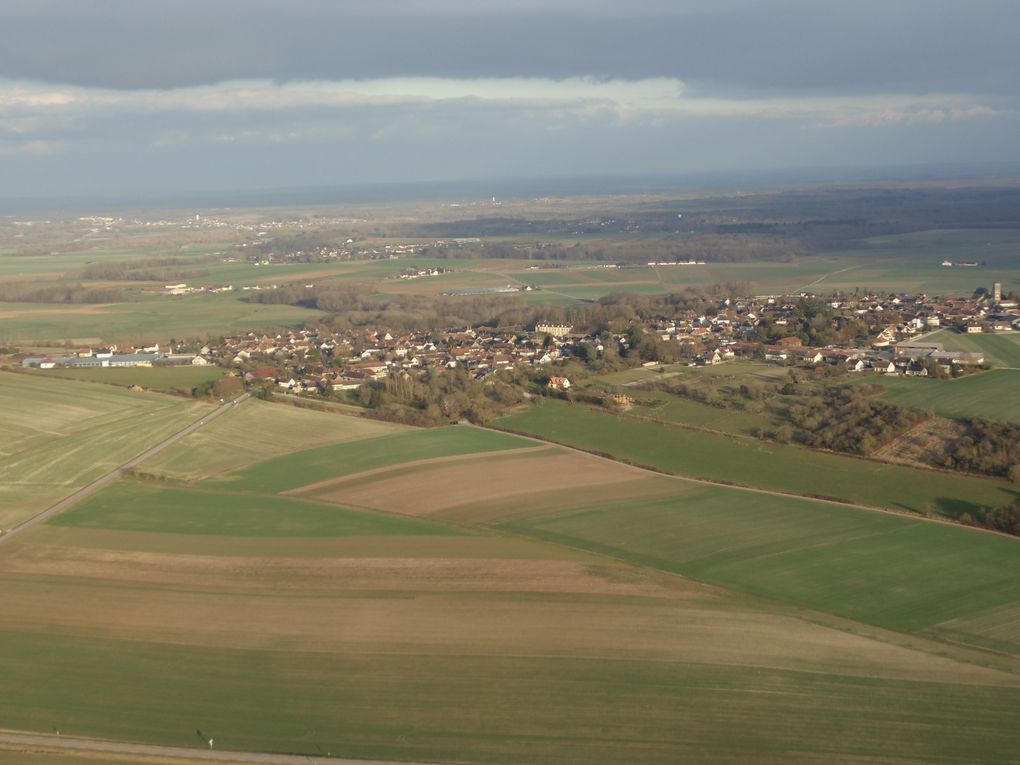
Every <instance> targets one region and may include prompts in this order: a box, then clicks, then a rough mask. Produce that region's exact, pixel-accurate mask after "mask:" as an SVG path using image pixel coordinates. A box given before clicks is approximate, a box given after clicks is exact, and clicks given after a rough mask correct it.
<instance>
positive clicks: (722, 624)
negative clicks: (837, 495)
mask: <svg viewBox="0 0 1020 765" xmlns="http://www.w3.org/2000/svg"><path fill="white" fill-rule="evenodd" d="M75 384H76V385H82V386H84V385H86V384H84V383H75ZM95 387H100V386H95ZM103 390H113V389H103ZM310 414H313V415H315V416H316V417H318V418H319V419H320V420H322V421H323V424H321V425H319V426H318V429H315V428H314V427H312V424H311V420H308V419H306V415H310ZM227 418H231V419H229V420H228V419H227ZM219 419H222V420H226V422H225V423H223V424H222V425H221V424H220V423H219V421H217V422H214V423H210V426H209V430H213V429H215V428H219V427H222V428H223V433H221V434H219V435H218V436H217V438H237V439H243V438H244V434H245V433H258V432H259V431H265V432H268V433H270V434H271V433H272V432H273V430H274V428H275V429H277V430H279V432H280V433H281V442H282V445H283V447H284V448H288V447H287V446H286V445H287V444H293V443H295V442H297V441H298V439H299V438H300V432H301V430H302V429H303V428H305V427H307V428H308V434H309V438H310V439H311V438H324V437H325V434H326V432H327V431H329V430H330V429H337V430H339V431H340V435H341V436H346V437H349V438H354V439H359V440H351V441H348V442H347V443H339V444H332V445H326V446H321V447H318V448H314V449H310V450H304V451H299V452H294V453H290V454H285V455H283V456H276V457H272V458H270V459H267V460H264V461H262V462H258V463H255V464H253V465H250V466H249V467H245V468H242V469H241V470H238V471H236V472H235V473H233V474H232V475H231V476H227V477H226V478H228V479H233V480H210V481H207V482H205V483H204V484H200V485H198V486H191V487H186V486H175V485H168V484H165V483H161V482H157V481H138V480H125V481H121V482H119V483H118V484H115V485H113V486H111V487H108V488H107V489H104V490H103V491H102V492H100V493H98V494H96V495H94V496H93V497H91V498H89V499H88V500H86V501H85V502H83V503H82V504H80V505H79V506H77V507H76V508H74V509H73V510H70V511H68V512H67V513H65V514H63V515H61V516H58V517H57V518H56V519H54V520H52V521H51V522H50V523H48V524H46V525H43V526H40V527H37V528H35V529H32V530H31V531H29V532H27V533H26V534H24V535H23V536H21V537H18V538H14V539H12V540H11V541H10V543H8V544H5V545H3V546H0V589H2V591H3V592H4V608H3V609H0V675H2V676H3V677H4V678H5V682H6V683H7V685H8V687H10V688H16V689H18V690H17V692H15V693H8V694H0V715H2V716H3V720H4V723H3V725H4V727H6V728H11V729H23V730H35V731H40V732H48V731H52V730H53V729H54V728H58V729H59V730H61V732H62V733H63V734H64V735H84V736H95V737H104V738H112V739H122V740H131V741H140V742H147V743H162V744H170V745H177V746H185V747H195V748H196V749H199V748H202V747H204V746H205V740H206V738H215V740H216V745H217V748H222V749H240V750H258V751H279V752H292V753H308V754H322V755H326V754H329V755H332V756H334V757H339V756H348V757H361V758H392V759H407V760H413V761H429V762H473V763H494V764H501V765H502V764H505V765H514V764H515V763H521V762H529V763H538V764H539V765H553V764H554V763H556V764H558V763H578V764H579V765H580V763H586V764H587V763H592V764H593V765H603V764H604V765H610V763H612V764H613V765H615V764H616V763H620V762H642V763H651V764H652V765H659V764H661V765H672V763H676V762H685V763H688V762H689V763H704V764H705V765H708V764H709V763H712V764H715V763H723V764H724V765H725V764H726V763H730V764H732V765H736V764H737V763H746V762H748V761H754V762H760V763H774V765H780V764H781V763H782V764H784V765H785V763H804V764H805V765H806V764H807V763H815V762H828V761H834V759H838V761H840V762H844V763H860V765H875V763H877V762H893V761H896V762H900V763H916V765H920V764H921V763H925V764H927V763H934V764H936V765H938V764H939V763H946V765H949V763H954V764H956V765H958V763H960V762H964V761H966V762H979V763H1009V762H1010V761H1011V760H1013V759H1014V755H1015V752H1016V751H1017V747H1018V746H1020V728H1018V727H1017V726H1016V725H1014V724H1013V723H1014V722H1015V721H1016V709H1017V708H1020V665H1017V664H1016V661H1015V660H1014V659H1013V658H1011V657H1010V656H1009V655H1008V654H1010V653H1014V652H1016V651H1018V650H1020V643H1017V645H1016V646H1014V642H1015V641H1018V640H1020V635H1014V634H1013V632H1012V631H1011V629H1012V628H1011V627H1010V626H1009V623H1008V616H1009V614H1008V613H1005V612H1004V611H1003V609H1004V608H1008V607H1009V604H1010V603H1014V602H1015V601H1016V600H1017V597H1018V595H1020V592H1018V589H1020V581H1018V580H1017V577H1016V576H1015V575H1014V574H1013V572H1012V569H1011V564H1012V561H1013V559H1014V557H1015V555H1014V553H1015V549H1014V548H1015V547H1016V544H1017V543H1016V541H1015V540H1011V539H1007V538H1004V537H998V536H995V535H991V534H986V533H981V532H976V531H973V530H969V529H963V528H959V527H955V526H949V525H941V524H934V523H930V522H924V521H919V520H914V519H910V518H907V517H903V516H898V515H891V514H882V513H877V512H872V511H865V510H858V509H854V508H848V507H842V506H836V505H828V504H824V503H819V502H814V501H811V500H802V499H792V498H789V497H782V496H775V495H767V494H762V493H755V492H749V491H745V490H741V489H734V488H726V487H715V486H713V487H708V486H702V485H696V484H692V483H689V482H686V481H682V480H680V479H673V478H665V477H661V476H654V475H651V474H648V475H644V474H641V473H640V471H634V470H631V469H628V468H617V473H618V474H619V476H620V480H622V481H624V483H623V486H624V487H629V486H632V485H633V486H634V487H635V490H636V491H637V492H638V494H640V493H641V491H643V489H641V487H643V486H645V482H646V481H648V482H651V484H652V485H653V489H654V490H655V491H657V492H659V494H660V495H659V496H647V492H646V496H643V498H639V499H633V498H628V499H625V500H619V499H617V500H612V499H609V498H608V493H607V491H606V490H605V489H604V488H601V487H599V486H588V482H589V481H591V480H592V476H594V475H595V474H596V473H598V472H603V473H608V470H607V468H606V466H605V465H604V463H602V462H601V461H600V460H598V459H596V458H594V457H588V456H585V455H576V454H569V455H567V456H569V457H570V460H569V461H567V462H565V461H560V462H556V463H554V464H555V465H556V466H559V467H556V468H550V469H549V471H561V470H564V469H566V467H565V466H567V465H570V466H572V467H570V468H569V469H570V470H572V471H574V472H573V473H572V474H571V475H566V474H563V473H562V472H549V471H547V474H545V475H540V472H541V469H542V468H541V463H542V462H543V461H545V460H546V459H552V458H553V457H555V455H556V454H558V453H561V450H559V449H556V448H549V447H538V448H532V449H529V450H528V451H524V452H514V453H513V454H511V455H507V457H506V458H505V459H503V460H502V462H501V463H498V464H502V465H503V468H500V469H501V470H505V469H506V468H507V467H508V466H510V467H512V466H514V465H518V466H520V467H519V468H517V470H518V471H519V472H518V478H517V479H516V480H513V479H512V478H507V477H506V474H505V473H501V474H500V475H501V476H503V477H502V478H500V479H499V480H489V481H486V475H487V472H486V471H487V469H489V470H492V471H495V470H496V468H495V467H494V466H495V465H496V464H497V458H499V454H498V452H499V451H500V450H513V449H517V448H520V447H530V446H532V443H533V442H530V441H525V440H522V439H519V438H516V437H513V436H509V435H506V434H503V433H496V432H491V431H485V430H480V429H477V428H469V427H463V426H455V427H450V428H442V429H434V430H410V429H407V430H398V431H395V432H391V433H389V434H388V435H382V436H379V435H376V436H374V437H368V438H365V437H364V433H361V432H359V431H358V428H360V427H361V426H363V425H367V424H369V423H366V422H365V421H362V420H360V419H353V418H347V417H340V416H335V415H321V414H318V413H308V412H303V411H301V410H294V409H290V408H282V407H278V406H274V405H271V404H265V403H263V402H245V403H244V404H242V405H240V406H238V407H236V410H231V411H230V412H228V413H227V414H225V415H223V417H222V418H219ZM635 422H637V423H638V424H645V423H641V422H640V421H635ZM371 424H372V425H376V426H377V425H378V424H377V423H371ZM382 427H386V426H382ZM344 428H350V430H349V431H346V432H345V431H344ZM194 435H196V434H193V435H192V436H189V438H188V439H185V441H189V440H190V439H192V438H193V437H194ZM271 440H272V439H271V438H265V439H264V442H262V443H260V444H256V446H255V447H253V449H254V450H253V451H252V452H250V453H248V454H247V455H242V457H241V458H240V459H243V460H245V461H246V462H250V461H251V458H252V457H253V456H255V455H256V454H257V453H260V452H261V453H263V454H268V453H271V451H272V448H271V446H270V444H269V442H270V441H271ZM183 444H185V442H182V444H179V445H178V446H181V445H183ZM175 448H176V447H175ZM194 448H196V449H198V450H200V451H202V452H203V453H204V454H206V455H213V454H214V453H215V451H216V448H217V447H216V441H215V439H214V440H213V441H210V442H208V443H200V444H197V445H196V446H195V447H194ZM290 448H292V447H290ZM186 450H187V449H185V451H186ZM482 452H488V453H490V456H487V457H476V456H475V455H476V454H478V453H482ZM178 458H179V457H175V458H174V460H171V462H174V461H175V460H176V459H178ZM435 458H447V459H442V460H441V461H440V462H439V463H437V465H444V466H446V467H447V468H449V469H450V470H455V471H459V473H457V474H458V475H460V476H462V477H463V478H462V480H469V481H472V482H474V483H475V484H476V485H477V494H476V500H475V501H476V502H477V509H476V510H472V508H471V507H467V508H465V507H463V506H455V505H451V512H452V511H454V510H456V515H457V517H458V519H459V520H458V525H457V526H450V525H446V523H444V521H443V515H442V513H437V514H436V515H435V516H433V517H408V516H406V515H397V514H387V513H384V512H373V511H366V510H363V509H355V508H353V507H351V506H345V505H344V504H343V497H344V486H351V487H354V486H356V487H358V489H359V490H360V492H361V496H376V497H384V496H389V497H390V501H393V502H397V504H399V505H400V506H402V507H403V506H406V507H408V508H411V509H413V508H414V507H415V504H416V503H415V501H414V498H413V497H402V496H394V495H393V494H392V493H391V494H386V493H385V491H383V490H384V488H385V486H386V485H392V482H393V481H405V482H407V481H411V482H412V484H413V482H414V481H416V480H417V479H416V478H415V477H416V476H419V475H420V476H421V477H422V481H423V484H424V482H426V481H427V478H428V472H429V471H428V470H427V469H420V468H422V466H421V460H424V459H435ZM380 467H386V468H388V469H386V470H377V468H380ZM364 471H369V472H364ZM355 473H362V475H357V476H354V475H353V474H355ZM452 474H453V473H451V475H452ZM340 476H351V478H350V479H349V481H348V483H347V484H339V485H338V488H337V487H334V489H331V490H334V491H335V492H336V494H337V495H338V496H339V499H338V500H337V501H338V502H339V504H337V505H333V504H325V503H322V502H318V501H307V500H298V499H294V498H291V497H282V496H278V495H276V494H275V492H279V491H284V490H288V489H292V488H296V487H299V486H302V485H304V484H307V483H313V482H318V481H323V480H327V479H330V478H335V477H340ZM372 482H376V486H377V489H376V490H373V489H372ZM508 482H509V483H510V484H511V485H510V487H509V488H511V489H516V490H519V491H522V492H524V494H517V495H506V494H505V493H502V492H505V490H506V489H507V488H508V487H507V485H506V483H508ZM664 484H667V485H669V486H670V487H671V488H670V493H669V494H668V495H667V496H661V487H662V485H664ZM674 484H675V488H672V486H673V485H674ZM560 485H564V486H566V485H570V486H575V487H578V488H576V489H574V490H571V491H569V492H566V493H556V492H549V491H548V490H547V489H545V488H543V487H547V486H560ZM208 487H219V488H208ZM223 487H229V488H223ZM242 489H243V491H241V490H242ZM436 490H437V485H436V484H430V485H429V488H427V489H425V488H423V489H422V491H429V492H433V493H434V492H436ZM438 490H439V498H440V499H441V498H442V497H443V493H442V490H441V487H438ZM528 491H531V492H533V493H532V494H528V493H527V492H528ZM534 492H538V493H534ZM451 494H452V492H451ZM552 494H556V496H557V497H559V499H556V500H555V501H551V500H550V499H549V497H550V496H551V495H552ZM351 496H353V494H351ZM449 501H450V502H453V503H456V502H457V501H458V500H457V499H456V497H453V496H451V497H450V499H449ZM550 503H551V504H552V505H553V506H552V507H550ZM501 505H505V506H507V507H509V508H511V509H512V510H513V513H514V514H515V516H516V517H515V520H514V521H512V522H510V523H507V524H506V525H499V526H497V527H495V528H490V527H486V526H485V525H484V523H485V522H484V521H481V522H480V523H479V524H473V523H472V522H471V514H472V512H477V513H478V514H479V516H478V517H479V518H491V517H493V516H492V515H491V514H492V513H493V511H494V510H495V511H498V510H499V509H500V506H501ZM961 542H962V544H961ZM674 572H681V573H685V574H687V575H689V576H691V577H695V578H697V579H702V580H704V581H705V582H707V583H710V584H711V585H712V586H706V585H703V584H700V583H698V582H696V581H692V580H690V579H687V578H684V577H682V576H676V575H675V573H674ZM723 587H726V588H732V589H723ZM831 614H835V616H832V615H831ZM846 617H850V618H854V619H858V620H861V621H858V622H849V621H846ZM864 622H867V623H870V624H866V623H864ZM870 625H879V626H870ZM886 628H890V629H892V630H894V631H887V629H886ZM939 630H943V631H945V632H944V636H946V637H949V636H950V634H951V636H952V637H951V639H952V640H953V641H954V642H953V643H946V642H941V641H940V640H936V639H933V638H932V637H931V636H938V635H940V634H942V633H939ZM950 631H951V632H950ZM911 632H913V633H917V634H909V633H911ZM992 640H994V641H995V645H996V646H997V647H998V650H999V651H1000V652H1001V653H1000V654H986V653H981V652H978V651H975V650H974V649H972V648H970V647H967V645H965V644H967V643H971V644H974V645H980V646H982V647H987V646H988V641H992ZM734 720H739V725H735V724H734ZM199 731H201V732H202V735H201V736H199V735H198V732H199ZM961 731H965V732H966V735H962V734H961ZM55 762H65V765H70V762H73V760H65V759H64V758H59V759H57V760H55ZM25 765H33V762H32V760H31V759H27V760H26V761H25ZM75 765H77V763H75Z"/></svg>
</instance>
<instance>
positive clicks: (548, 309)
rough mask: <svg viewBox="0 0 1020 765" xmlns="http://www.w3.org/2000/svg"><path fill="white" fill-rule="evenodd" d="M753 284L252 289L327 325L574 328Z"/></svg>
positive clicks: (687, 304)
mask: <svg viewBox="0 0 1020 765" xmlns="http://www.w3.org/2000/svg"><path fill="white" fill-rule="evenodd" d="M749 290H750V285H748V284H746V283H729V282H728V283H726V284H720V285H711V286H699V287H689V288H686V289H684V290H681V291H678V292H675V293H671V294H668V295H638V294H633V293H613V294H611V295H606V296H605V297H602V298H600V299H599V300H597V301H594V302H591V303H584V304H581V305H576V306H553V305H528V304H527V303H525V301H524V300H523V299H522V298H521V297H519V296H517V295H481V296H472V297H461V298H451V297H433V296H424V295H373V294H372V285H363V284H354V283H349V284H340V285H328V284H326V285H322V286H317V287H313V288H306V287H304V286H290V287H281V288H280V289H276V290H262V291H260V292H253V293H251V295H250V296H249V297H248V298H247V299H248V300H249V301H251V302H254V303H268V304H285V305H298V306H303V307H306V308H317V309H319V310H321V311H326V312H328V313H330V314H331V315H330V316H329V317H328V318H322V319H317V320H316V321H315V322H314V323H315V324H318V325H322V326H325V327H326V328H329V329H332V330H343V329H350V328H352V327H368V326H372V327H377V328H380V329H386V330H389V331H408V330H412V329H417V330H424V331H430V330H434V331H441V330H445V329H447V328H449V327H457V326H490V327H500V328H503V327H528V328H530V327H532V326H534V325H535V324H538V323H552V324H569V325H570V326H572V327H573V328H574V329H575V330H577V331H583V332H600V331H603V330H606V329H614V330H616V331H620V332H624V331H626V330H627V328H628V326H629V325H630V324H631V323H632V322H634V321H641V320H647V319H654V318H665V317H671V316H675V315H676V314H677V312H678V311H682V310H687V309H691V310H695V311H698V312H712V311H714V310H715V306H716V305H717V304H718V301H719V299H720V298H726V297H730V298H734V297H737V296H740V295H745V294H747V292H748V291H749Z"/></svg>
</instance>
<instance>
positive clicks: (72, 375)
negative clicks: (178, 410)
mask: <svg viewBox="0 0 1020 765" xmlns="http://www.w3.org/2000/svg"><path fill="white" fill-rule="evenodd" d="M225 373H226V370H224V369H223V368H222V367H218V366H213V365H209V366H205V367H198V366H191V365H180V366H155V367H134V368H132V369H113V368H108V369H98V368H95V367H83V368H80V369H77V368H64V369H42V370H39V371H37V372H33V374H37V375H40V376H43V377H60V378H64V379H67V380H85V381H86V382H97V383H107V384H108V385H120V386H122V387H124V388H129V387H131V386H132V385H139V386H141V387H143V388H146V389H148V390H156V391H164V392H171V393H175V392H177V391H191V389H192V388H195V387H197V386H199V385H202V384H203V383H207V382H214V381H216V380H219V379H220V378H221V377H223V375H224V374H225Z"/></svg>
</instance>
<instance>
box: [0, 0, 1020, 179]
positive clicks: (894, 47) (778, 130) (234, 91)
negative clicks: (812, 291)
mask: <svg viewBox="0 0 1020 765" xmlns="http://www.w3.org/2000/svg"><path fill="white" fill-rule="evenodd" d="M1018 29H1020V2H1017V1H1016V0H967V2H959V1H957V2H947V1H946V0H853V1H852V2H851V1H850V0H627V1H626V2H624V1H623V0H588V1H586V2H582V1H581V0H562V1H560V2H557V1H556V0H546V1H545V2H539V1H538V0H514V2H504V0H404V1H400V0H364V1H362V0H350V1H349V2H348V1H345V0H89V1H88V2H83V1H82V0H0V196H8V197H9V196H12V195H17V194H22V195H26V196H54V195H56V196H60V195H66V194H88V193H93V192H94V193H99V194H108V193H120V194H123V193H128V194H162V193H168V194H174V193H181V192H187V191H201V190H214V189H250V188H275V187H288V186H319V185H346V184H352V183H372V182H395V181H397V182H399V181H405V180H407V181H424V180H456V179H477V178H488V177H500V178H503V177H528V178H531V177H545V176H549V177H563V176H588V175H598V176H607V175H636V174H683V173H695V172H697V173H701V172H732V171H738V172H740V171H748V170H751V171H753V170H762V169H772V168H776V169H811V168H832V167H846V168H854V167H876V166H886V165H888V166H902V165H924V164H940V165H942V164H947V163H962V164H966V163H994V162H1004V163H1005V162H1017V161H1020V119H1018V114H1020V112H1018V108H1020V90H1018V86H1017V83H1018V82H1020V52H1018V51H1020V45H1018V44H1017V42H1016V32H1017V30H1018Z"/></svg>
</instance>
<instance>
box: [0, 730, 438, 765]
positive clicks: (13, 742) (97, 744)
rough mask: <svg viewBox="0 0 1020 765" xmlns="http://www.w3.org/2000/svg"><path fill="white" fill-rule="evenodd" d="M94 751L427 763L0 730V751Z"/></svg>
mask: <svg viewBox="0 0 1020 765" xmlns="http://www.w3.org/2000/svg"><path fill="white" fill-rule="evenodd" d="M4 749H7V750H8V751H20V752H40V753H42V752H63V753H66V754H72V753H75V752H94V753H98V754H108V755H117V756H123V755H135V756H138V757H159V758H163V759H164V760H167V761H169V762H168V765H170V764H171V763H174V762H175V761H176V762H180V763H182V765H183V763H193V762H233V763H252V765H256V764H257V763H265V764H266V765H309V763H312V764H313V765H314V764H321V765H326V763H329V764H330V765H429V764H428V763H409V762H395V761H393V760H352V759H348V758H345V757H332V756H313V755H307V754H261V753H251V752H231V751H217V750H215V749H213V750H208V749H189V748H187V747H183V746H153V745H149V744H129V743H125V742H121V741H104V740H102V739H95V738H76V737H74V736H53V735H43V734H38V733H21V732H14V731H0V752H2V751H4Z"/></svg>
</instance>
